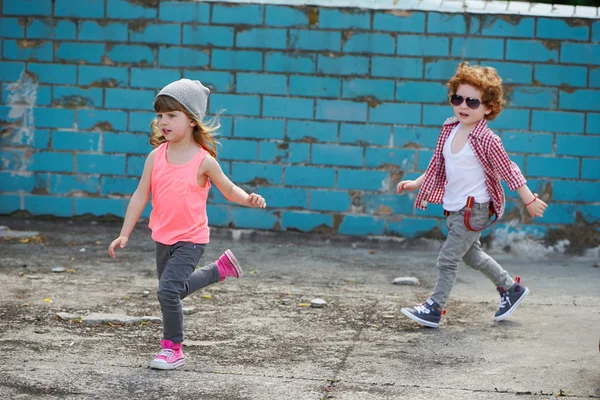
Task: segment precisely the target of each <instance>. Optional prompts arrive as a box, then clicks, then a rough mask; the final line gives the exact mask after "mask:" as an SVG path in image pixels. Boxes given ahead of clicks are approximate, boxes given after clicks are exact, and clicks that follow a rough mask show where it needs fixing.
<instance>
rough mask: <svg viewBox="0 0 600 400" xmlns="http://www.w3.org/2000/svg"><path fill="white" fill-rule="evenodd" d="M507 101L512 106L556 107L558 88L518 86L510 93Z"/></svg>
mask: <svg viewBox="0 0 600 400" xmlns="http://www.w3.org/2000/svg"><path fill="white" fill-rule="evenodd" d="M509 98H510V100H509V101H508V102H507V105H508V106H511V107H523V108H525V107H528V108H547V109H551V108H556V107H557V106H558V89H552V88H542V87H516V88H514V89H513V90H512V91H511V92H510V94H509Z"/></svg>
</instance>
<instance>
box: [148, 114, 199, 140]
mask: <svg viewBox="0 0 600 400" xmlns="http://www.w3.org/2000/svg"><path fill="white" fill-rule="evenodd" d="M156 118H157V119H158V126H159V128H160V129H161V131H162V134H163V136H164V137H165V139H167V141H168V142H177V141H179V140H181V139H183V138H185V137H186V136H190V135H191V134H192V133H193V131H194V126H196V123H195V122H194V121H192V120H190V119H189V118H188V116H187V115H185V113H184V112H182V111H167V112H164V113H157V114H156Z"/></svg>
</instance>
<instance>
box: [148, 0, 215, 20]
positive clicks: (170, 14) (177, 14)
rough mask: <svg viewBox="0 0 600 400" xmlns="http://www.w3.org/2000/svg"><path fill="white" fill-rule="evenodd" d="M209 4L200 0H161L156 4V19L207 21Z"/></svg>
mask: <svg viewBox="0 0 600 400" xmlns="http://www.w3.org/2000/svg"><path fill="white" fill-rule="evenodd" d="M209 18H210V5H209V4H207V3H200V2H193V3H190V2H186V1H161V2H160V4H159V6H158V19H159V20H161V21H169V22H199V23H203V24H205V23H208V22H209Z"/></svg>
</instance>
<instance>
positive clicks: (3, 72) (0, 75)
mask: <svg viewBox="0 0 600 400" xmlns="http://www.w3.org/2000/svg"><path fill="white" fill-rule="evenodd" d="M32 64H33V63H29V65H30V66H31V65H32ZM46 65H48V64H46ZM24 70H25V63H20V62H11V61H0V81H2V82H14V81H17V80H19V77H20V76H21V72H23V71H24Z"/></svg>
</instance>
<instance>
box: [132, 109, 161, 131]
mask: <svg viewBox="0 0 600 400" xmlns="http://www.w3.org/2000/svg"><path fill="white" fill-rule="evenodd" d="M155 117H156V114H155V113H154V112H133V111H132V112H130V113H129V130H130V131H132V132H147V133H150V132H151V131H150V122H151V121H152V120H153V119H154V118H155Z"/></svg>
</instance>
